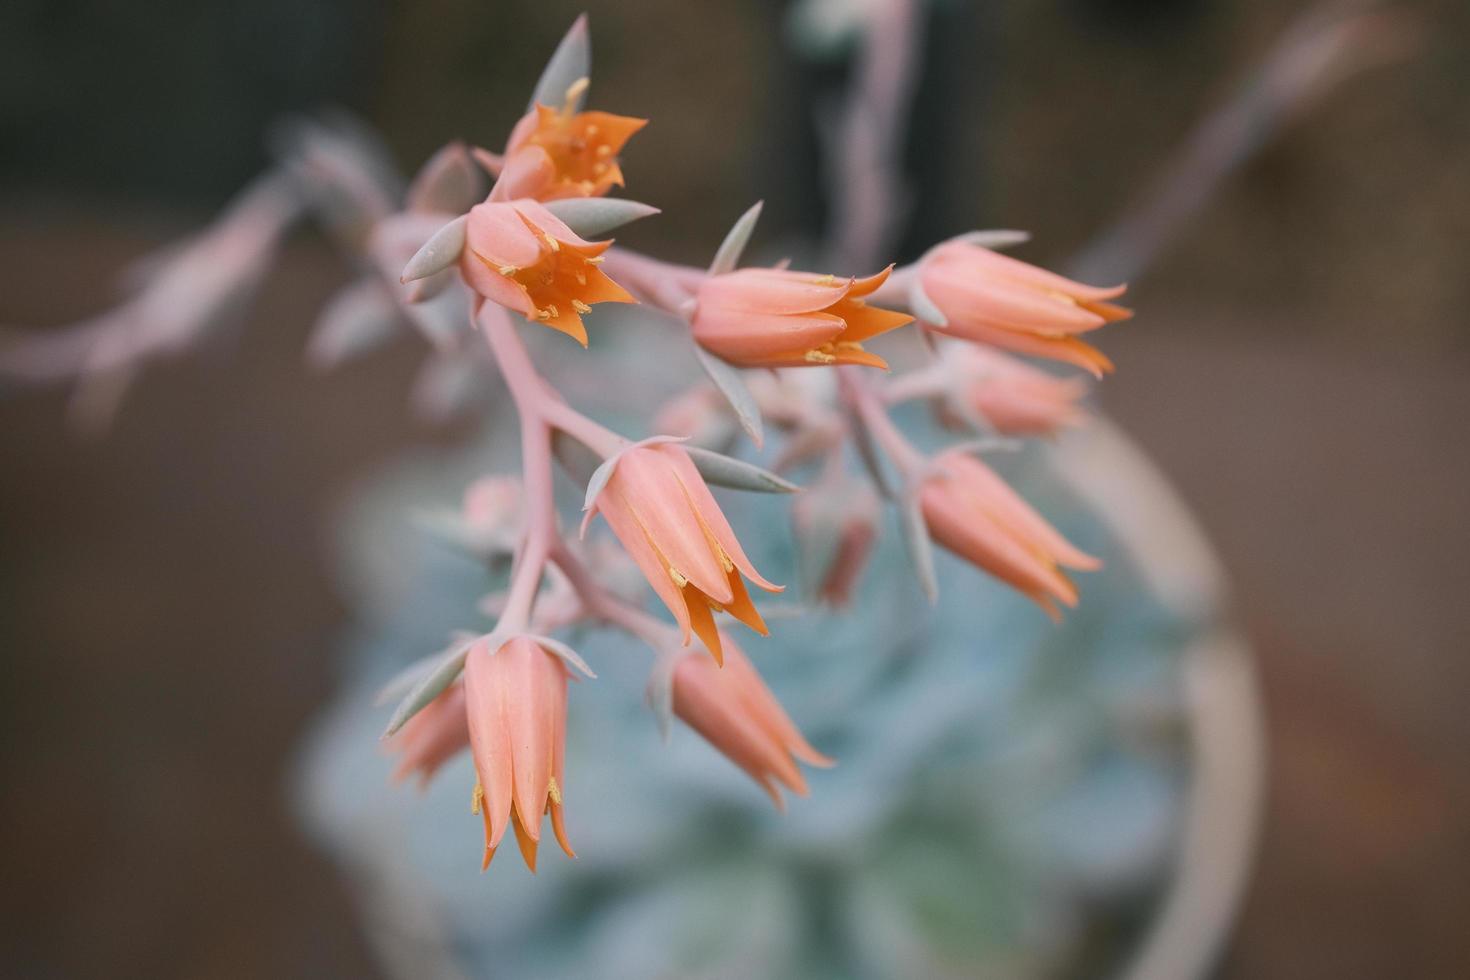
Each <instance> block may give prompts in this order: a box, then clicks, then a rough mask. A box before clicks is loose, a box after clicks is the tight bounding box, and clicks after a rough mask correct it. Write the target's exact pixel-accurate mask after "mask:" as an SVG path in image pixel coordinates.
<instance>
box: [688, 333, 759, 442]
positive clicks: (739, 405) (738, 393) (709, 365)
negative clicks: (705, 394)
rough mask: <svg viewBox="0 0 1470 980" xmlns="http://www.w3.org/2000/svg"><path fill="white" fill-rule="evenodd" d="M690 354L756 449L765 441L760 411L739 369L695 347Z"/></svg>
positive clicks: (696, 345) (701, 348)
mask: <svg viewBox="0 0 1470 980" xmlns="http://www.w3.org/2000/svg"><path fill="white" fill-rule="evenodd" d="M694 354H695V356H696V357H697V358H699V365H700V367H702V368H704V373H705V374H707V375H709V379H710V380H711V381H713V382H714V383H715V387H716V388H718V389H720V394H722V395H724V396H725V400H726V401H728V402H729V403H730V407H731V408H732V409H734V410H735V417H736V419H738V420H739V422H740V427H741V428H742V429H744V430H745V434H746V435H748V436H750V440H751V441H752V442H754V443H755V445H756V448H757V449H759V448H760V447H761V446H762V445H763V444H764V443H765V439H766V436H765V430H764V428H763V427H762V424H761V410H760V406H759V405H757V404H756V401H755V396H754V395H752V394H751V393H750V389H749V388H747V387H746V386H745V379H744V378H742V377H741V376H740V369H739V368H736V367H735V366H734V365H732V364H730V363H728V362H726V361H723V360H721V359H720V358H718V357H716V356H715V355H714V354H711V353H710V352H709V351H707V350H705V349H704V348H703V347H700V346H699V345H698V344H695V345H694Z"/></svg>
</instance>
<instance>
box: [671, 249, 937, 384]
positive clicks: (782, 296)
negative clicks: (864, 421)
mask: <svg viewBox="0 0 1470 980" xmlns="http://www.w3.org/2000/svg"><path fill="white" fill-rule="evenodd" d="M891 271H892V266H890V267H889V268H887V269H884V270H883V271H882V272H880V273H878V274H877V275H875V276H869V277H868V278H866V279H839V278H837V277H836V276H822V275H817V274H815V273H810V272H790V271H787V270H785V269H739V270H737V271H735V272H730V273H726V274H724V275H718V276H710V277H709V278H708V279H706V280H705V281H704V283H703V284H702V285H701V286H700V288H699V295H698V298H697V302H696V306H695V310H694V316H693V318H692V320H691V330H692V332H693V334H694V339H695V340H696V341H698V342H699V344H700V345H701V346H703V347H704V348H705V349H706V350H708V351H710V352H711V353H713V354H716V355H718V356H719V357H722V358H724V359H725V360H727V361H729V362H730V363H731V364H738V365H740V366H742V367H814V366H823V365H829V364H865V365H868V366H870V367H880V368H886V367H888V364H887V362H885V361H884V360H883V358H881V357H879V356H877V355H876V354H870V353H868V352H867V351H865V350H864V349H863V341H866V340H869V339H871V338H873V337H876V336H878V335H879V334H882V333H887V332H888V331H889V330H892V329H894V328H895V327H901V326H903V325H904V324H905V323H909V322H911V321H912V320H913V317H911V316H909V315H908V314H906V313H895V312H894V311H892V310H884V309H880V308H878V307H876V306H869V305H867V302H866V300H865V299H864V297H866V296H867V295H868V294H870V293H872V292H873V291H874V290H876V289H877V288H878V287H879V286H881V285H883V283H884V281H885V280H887V278H888V274H889V272H891Z"/></svg>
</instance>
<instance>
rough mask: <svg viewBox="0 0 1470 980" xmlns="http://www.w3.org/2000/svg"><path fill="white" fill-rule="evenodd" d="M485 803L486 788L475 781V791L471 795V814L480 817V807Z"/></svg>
mask: <svg viewBox="0 0 1470 980" xmlns="http://www.w3.org/2000/svg"><path fill="white" fill-rule="evenodd" d="M484 802H485V787H484V786H482V785H480V781H479V780H478V779H477V780H475V790H474V792H472V793H471V794H470V812H471V813H473V814H474V815H475V816H479V815H480V805H481V804H482V803H484Z"/></svg>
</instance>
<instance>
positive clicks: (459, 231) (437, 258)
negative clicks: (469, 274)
mask: <svg viewBox="0 0 1470 980" xmlns="http://www.w3.org/2000/svg"><path fill="white" fill-rule="evenodd" d="M468 218H469V216H468V215H463V214H462V215H460V216H459V217H458V218H455V219H454V220H453V221H451V222H449V223H448V224H446V225H445V226H444V227H442V228H440V229H439V230H438V231H436V232H434V234H432V235H430V236H429V240H428V241H426V242H424V244H423V247H422V248H420V249H419V250H418V251H417V252H415V253H413V258H411V259H409V260H408V265H406V266H404V267H403V275H402V276H400V277H399V281H400V282H413V281H414V280H415V279H424V278H427V277H428V276H432V275H433V274H434V273H436V272H443V271H444V270H445V269H447V268H449V267H450V266H452V265H454V263H456V262H458V261H459V254H460V253H461V252H463V251H464V237H465V224H466V222H467V221H468Z"/></svg>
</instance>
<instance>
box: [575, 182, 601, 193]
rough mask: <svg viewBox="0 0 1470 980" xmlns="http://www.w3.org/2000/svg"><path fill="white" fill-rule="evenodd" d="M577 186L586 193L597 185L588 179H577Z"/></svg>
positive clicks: (590, 191)
mask: <svg viewBox="0 0 1470 980" xmlns="http://www.w3.org/2000/svg"><path fill="white" fill-rule="evenodd" d="M577 186H578V187H580V188H582V190H584V191H586V192H587V193H588V194H591V193H592V191H593V190H594V189H595V188H596V187H597V185H596V184H594V183H593V182H592V181H590V180H579V181H577Z"/></svg>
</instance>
